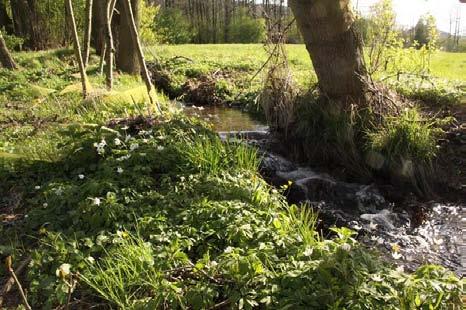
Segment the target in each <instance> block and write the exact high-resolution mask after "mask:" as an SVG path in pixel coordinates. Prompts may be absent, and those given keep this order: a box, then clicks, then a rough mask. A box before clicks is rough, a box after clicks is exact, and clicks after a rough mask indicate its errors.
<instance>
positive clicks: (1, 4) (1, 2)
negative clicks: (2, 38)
mask: <svg viewBox="0 0 466 310" xmlns="http://www.w3.org/2000/svg"><path fill="white" fill-rule="evenodd" d="M1 28H5V31H6V33H8V34H13V30H14V28H13V20H12V19H11V18H10V16H9V15H8V12H7V11H6V0H0V29H1Z"/></svg>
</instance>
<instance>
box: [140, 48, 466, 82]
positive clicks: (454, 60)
mask: <svg viewBox="0 0 466 310" xmlns="http://www.w3.org/2000/svg"><path fill="white" fill-rule="evenodd" d="M147 51H148V56H149V59H150V58H151V57H152V58H153V57H154V56H155V57H161V58H169V57H175V56H184V57H189V58H191V59H193V60H194V61H195V62H200V63H203V64H207V65H209V64H211V65H212V66H214V67H215V68H217V69H218V68H219V67H220V68H233V69H242V70H244V71H254V70H257V69H259V68H260V67H261V65H262V64H263V63H264V61H265V60H266V59H267V53H266V50H265V48H264V46H263V45H261V44H206V45H199V44H189V45H170V46H167V45H164V46H157V47H151V48H147ZM287 51H288V60H289V62H290V65H291V69H292V70H293V72H294V74H295V75H296V79H297V80H298V81H302V82H304V80H306V79H310V78H311V76H310V75H309V70H310V69H312V64H311V60H310V58H309V54H308V53H307V50H306V48H305V46H304V45H287ZM432 74H433V75H434V76H435V77H439V78H445V79H450V80H460V81H466V53H448V52H442V51H440V52H436V53H435V54H434V56H433V58H432Z"/></svg>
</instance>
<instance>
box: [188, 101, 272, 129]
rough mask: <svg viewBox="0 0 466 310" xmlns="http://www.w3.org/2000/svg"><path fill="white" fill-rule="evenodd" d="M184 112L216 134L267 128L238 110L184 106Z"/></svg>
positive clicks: (220, 107) (219, 107)
mask: <svg viewBox="0 0 466 310" xmlns="http://www.w3.org/2000/svg"><path fill="white" fill-rule="evenodd" d="M183 110H184V112H185V113H186V114H187V115H189V116H193V117H198V118H200V119H202V120H204V121H206V122H208V123H210V124H212V126H213V129H214V130H215V131H217V132H220V131H264V130H267V128H268V127H267V126H266V125H265V124H264V123H263V122H261V121H259V120H256V119H254V118H253V117H251V115H249V114H248V113H246V112H243V111H241V110H239V109H234V108H227V107H222V106H217V107H216V106H207V107H196V106H185V107H183Z"/></svg>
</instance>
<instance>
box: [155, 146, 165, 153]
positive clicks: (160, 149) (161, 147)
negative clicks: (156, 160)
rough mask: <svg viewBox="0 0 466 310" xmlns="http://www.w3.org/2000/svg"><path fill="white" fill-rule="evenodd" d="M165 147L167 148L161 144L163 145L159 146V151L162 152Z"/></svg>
mask: <svg viewBox="0 0 466 310" xmlns="http://www.w3.org/2000/svg"><path fill="white" fill-rule="evenodd" d="M164 149H165V148H164V147H163V146H161V145H159V146H157V151H160V152H161V151H163V150H164Z"/></svg>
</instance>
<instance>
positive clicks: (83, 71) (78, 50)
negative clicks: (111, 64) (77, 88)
mask: <svg viewBox="0 0 466 310" xmlns="http://www.w3.org/2000/svg"><path fill="white" fill-rule="evenodd" d="M71 1H72V0H65V5H66V9H67V10H68V13H69V15H70V21H71V31H72V32H73V43H74V53H75V55H76V59H77V60H78V65H79V73H80V74H81V83H82V87H83V97H84V98H86V97H87V75H86V69H85V68H84V62H83V57H82V54H81V47H80V44H79V36H78V30H77V28H76V20H75V18H74V12H73V4H72V2H71Z"/></svg>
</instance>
